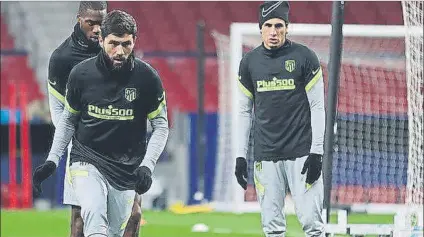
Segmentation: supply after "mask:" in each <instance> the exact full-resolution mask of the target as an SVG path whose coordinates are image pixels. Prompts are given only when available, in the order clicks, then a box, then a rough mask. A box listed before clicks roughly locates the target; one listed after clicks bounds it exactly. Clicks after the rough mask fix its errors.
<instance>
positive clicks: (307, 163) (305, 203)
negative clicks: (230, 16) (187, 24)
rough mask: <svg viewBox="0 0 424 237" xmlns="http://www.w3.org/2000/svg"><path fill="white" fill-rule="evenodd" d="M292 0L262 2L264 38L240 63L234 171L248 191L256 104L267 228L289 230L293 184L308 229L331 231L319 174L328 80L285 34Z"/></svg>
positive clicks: (309, 232) (277, 236) (257, 165)
mask: <svg viewBox="0 0 424 237" xmlns="http://www.w3.org/2000/svg"><path fill="white" fill-rule="evenodd" d="M288 15H289V4H288V2H285V1H284V2H281V1H280V2H274V1H271V2H265V3H263V4H262V5H261V6H260V7H259V28H260V31H261V35H262V44H261V45H260V46H258V47H257V48H255V49H253V50H252V51H250V52H248V53H247V54H246V55H245V56H244V57H243V58H242V60H241V62H240V68H239V78H238V84H239V88H240V90H237V93H238V101H239V107H238V108H237V109H238V111H237V121H236V123H235V125H234V126H236V127H237V129H236V131H238V133H237V134H235V136H237V137H236V141H237V144H236V148H237V150H236V151H237V158H236V167H235V175H236V178H237V181H238V183H239V184H240V185H241V186H242V187H243V189H245V190H246V186H247V182H246V178H247V162H246V153H247V148H248V138H249V132H250V129H251V119H252V108H253V107H254V119H253V122H254V127H253V139H254V159H255V162H254V181H255V187H256V192H257V197H258V201H259V203H260V206H261V220H262V228H263V232H264V233H265V235H266V236H267V237H271V236H272V237H282V236H285V232H286V221H285V215H284V213H283V210H284V199H285V196H286V192H288V191H289V190H290V193H291V195H292V198H293V200H294V203H295V207H296V214H297V217H298V219H299V221H300V223H301V225H302V227H303V231H304V232H305V233H306V236H314V237H317V236H319V237H321V236H325V233H324V223H323V217H322V208H323V195H324V188H323V181H322V176H321V168H322V155H323V140H324V139H323V137H324V129H325V111H324V83H323V76H322V70H321V67H320V63H319V60H318V58H317V56H316V54H315V53H314V52H313V51H312V50H311V49H309V48H308V47H306V46H304V45H301V44H299V43H296V42H293V41H291V40H289V39H287V38H286V35H287V33H288V32H289V31H288V30H289V27H288V26H289V17H288Z"/></svg>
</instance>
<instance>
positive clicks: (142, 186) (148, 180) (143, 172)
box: [135, 166, 152, 194]
mask: <svg viewBox="0 0 424 237" xmlns="http://www.w3.org/2000/svg"><path fill="white" fill-rule="evenodd" d="M135 176H136V183H135V191H136V192H137V193H138V194H143V193H145V192H147V191H148V190H149V189H150V186H152V171H150V169H149V168H147V167H146V166H140V167H138V168H137V169H136V170H135Z"/></svg>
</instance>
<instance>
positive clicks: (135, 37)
mask: <svg viewBox="0 0 424 237" xmlns="http://www.w3.org/2000/svg"><path fill="white" fill-rule="evenodd" d="M136 40H137V36H134V40H133V41H134V42H133V44H135V41H136Z"/></svg>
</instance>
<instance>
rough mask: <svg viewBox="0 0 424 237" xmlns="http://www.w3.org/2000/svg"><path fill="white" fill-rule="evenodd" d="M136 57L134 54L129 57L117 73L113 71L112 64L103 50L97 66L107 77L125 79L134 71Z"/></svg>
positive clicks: (97, 60)
mask: <svg viewBox="0 0 424 237" xmlns="http://www.w3.org/2000/svg"><path fill="white" fill-rule="evenodd" d="M134 61H135V56H134V52H133V53H131V55H130V56H129V57H128V59H127V61H126V62H125V63H124V65H123V66H122V68H121V69H119V70H117V71H115V70H112V62H111V60H110V59H109V57H108V56H107V54H106V52H105V51H104V50H103V49H102V50H100V53H99V54H98V55H97V59H96V66H97V67H98V68H99V69H100V70H101V71H102V72H103V73H104V74H105V75H107V76H112V77H115V76H117V77H121V76H122V77H125V76H129V75H130V74H131V73H132V71H133V69H134Z"/></svg>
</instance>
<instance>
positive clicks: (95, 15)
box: [78, 9, 106, 42]
mask: <svg viewBox="0 0 424 237" xmlns="http://www.w3.org/2000/svg"><path fill="white" fill-rule="evenodd" d="M105 16H106V9H105V10H101V11H97V10H90V9H88V10H87V11H86V12H85V13H84V15H80V16H78V21H79V23H80V26H81V29H82V31H83V32H84V33H85V36H86V37H87V39H89V40H91V41H92V42H99V36H100V26H101V24H102V21H103V19H104V18H105Z"/></svg>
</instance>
